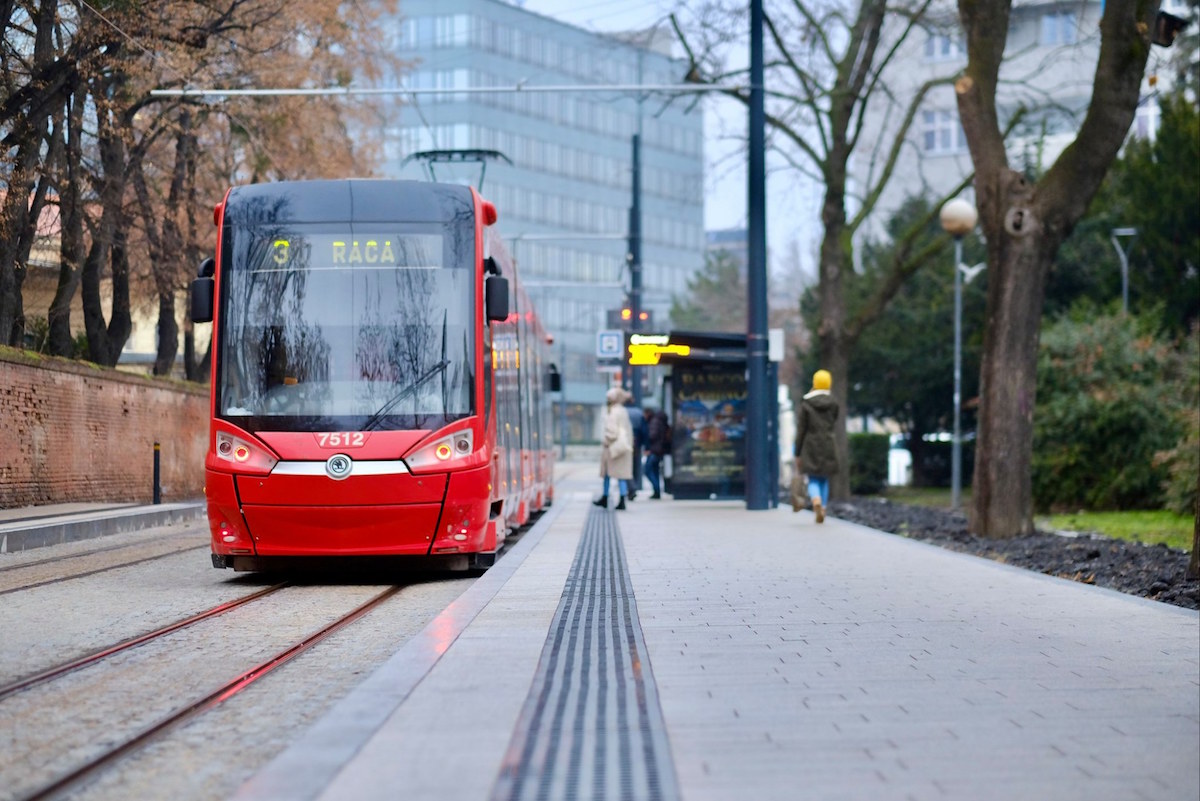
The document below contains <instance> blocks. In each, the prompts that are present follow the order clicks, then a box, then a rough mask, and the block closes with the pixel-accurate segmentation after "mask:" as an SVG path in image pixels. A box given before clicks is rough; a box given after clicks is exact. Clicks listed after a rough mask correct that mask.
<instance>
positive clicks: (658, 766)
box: [237, 465, 1200, 801]
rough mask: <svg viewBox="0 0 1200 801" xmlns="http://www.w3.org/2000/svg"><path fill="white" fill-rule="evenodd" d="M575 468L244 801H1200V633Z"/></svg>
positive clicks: (1173, 613) (861, 536) (1172, 617)
mask: <svg viewBox="0 0 1200 801" xmlns="http://www.w3.org/2000/svg"><path fill="white" fill-rule="evenodd" d="M567 468H568V470H567V471H566V472H567V474H566V477H565V479H564V480H563V481H561V482H560V483H559V488H558V495H557V501H556V503H555V505H554V507H553V508H552V510H551V511H550V512H548V513H547V514H545V515H544V516H543V517H542V519H541V520H540V521H539V522H538V523H537V524H536V525H535V526H534V527H533V528H532V529H531V530H530V531H529V532H527V533H526V534H524V535H523V536H522V537H521V539H520V541H519V543H518V544H517V545H516V546H515V547H514V548H513V549H512V551H511V552H509V553H508V554H507V555H505V556H504V557H503V558H502V559H500V560H499V561H498V562H497V564H496V566H495V567H494V568H492V569H491V570H489V571H488V572H487V573H486V574H485V575H484V576H483V577H482V578H481V579H479V580H478V581H477V582H476V583H475V584H474V585H473V586H472V587H471V589H469V590H468V591H467V592H466V593H465V594H464V595H463V596H462V597H461V598H460V599H459V600H458V601H456V602H455V603H454V604H453V605H452V606H451V607H449V608H448V609H447V610H446V611H445V612H444V613H443V614H442V615H440V616H439V617H438V618H437V619H435V620H434V621H433V622H432V623H431V624H430V625H429V627H428V628H427V629H426V630H425V631H424V632H422V634H421V635H420V636H418V637H416V638H414V639H413V640H411V641H409V642H408V643H407V644H406V645H405V646H404V647H403V648H402V649H401V650H400V651H398V652H397V653H396V654H395V655H394V656H393V657H392V659H390V660H389V661H388V662H387V663H385V664H384V665H383V666H381V667H380V668H379V670H378V671H376V673H374V674H373V675H372V676H371V677H369V678H368V679H367V680H366V681H364V682H363V684H361V685H360V686H359V687H358V688H357V689H356V690H354V691H353V692H352V693H351V694H350V695H349V696H347V697H346V698H344V699H343V700H342V701H340V702H339V703H338V704H337V705H335V707H334V708H333V709H332V710H331V711H330V713H329V714H327V715H326V716H325V717H324V718H323V719H322V720H320V721H319V722H318V723H317V724H315V725H314V726H313V727H312V728H311V729H309V730H308V732H307V733H306V734H305V735H304V736H303V737H302V738H301V739H300V740H299V741H297V742H296V743H294V744H293V745H292V746H291V747H289V748H288V749H287V750H285V751H284V752H283V753H282V754H280V755H279V757H278V758H277V759H276V760H275V761H274V762H272V763H271V764H270V765H268V766H267V767H266V768H265V769H264V770H262V771H261V772H260V773H259V774H258V775H256V776H255V777H254V778H253V779H251V780H250V781H249V782H248V783H247V784H246V785H245V786H244V787H243V788H242V789H241V791H240V792H239V793H238V795H237V798H238V799H288V801H295V800H296V799H314V798H319V799H326V800H328V801H332V800H333V799H338V800H339V801H340V800H341V799H385V798H386V799H395V798H404V799H407V800H409V801H411V800H412V799H437V800H438V801H447V800H449V799H464V801H465V800H467V799H470V801H476V800H477V799H510V798H511V799H522V798H534V797H540V798H587V799H591V798H595V799H605V798H611V799H626V798H663V799H676V798H678V799H683V800H684V801H708V799H712V800H713V801H716V800H717V799H755V801H759V800H761V799H780V800H781V801H782V800H783V799H788V801H792V800H793V799H866V798H870V799H884V800H887V799H971V800H972V801H976V800H979V801H986V799H1006V800H1008V799H1038V798H1055V799H1088V801H1101V800H1102V799H1113V801H1126V800H1127V799H1181V800H1186V801H1194V799H1196V798H1197V797H1200V617H1198V616H1197V613H1195V612H1191V611H1187V610H1182V609H1179V608H1176V607H1172V606H1168V605H1165V604H1160V603H1157V602H1153V601H1147V600H1144V599H1140V598H1136V597H1132V596H1127V595H1122V594H1120V593H1116V592H1112V591H1109V590H1105V589H1101V588H1097V587H1093V586H1088V585H1084V584H1079V583H1074V582H1070V581H1066V580H1062V579H1056V578H1051V577H1047V576H1042V575H1039V574H1035V573H1030V572H1027V571H1024V570H1020V569H1017V568H1012V567H1009V566H1006V565H1002V564H998V563H995V562H991V561H988V560H982V559H977V558H975V557H970V556H966V555H962V554H957V553H953V552H949V551H945V550H942V549H939V548H936V547H934V546H930V545H926V544H923V543H918V542H914V541H911V540H907V539H904V538H902V537H897V536H893V535H889V534H884V533H881V532H878V531H874V530H871V529H867V528H864V527H861V526H857V525H853V524H849V523H844V522H841V521H838V520H836V519H832V518H830V519H828V520H827V522H826V523H825V524H824V525H820V526H818V525H816V524H815V523H814V521H813V518H812V515H811V513H808V512H800V513H795V514H794V513H792V512H791V511H790V509H784V508H780V509H777V510H770V511H762V512H749V511H747V510H746V509H745V507H744V504H741V503H734V502H704V501H690V502H675V501H671V500H663V501H650V500H641V499H639V500H638V501H636V502H634V503H632V504H630V508H629V510H628V511H623V512H616V511H610V510H600V509H596V508H595V507H593V506H592V505H591V503H590V500H591V497H592V494H591V493H593V492H595V491H597V490H598V484H599V481H598V479H593V478H591V474H592V473H593V472H594V468H593V466H591V465H588V466H586V467H585V466H582V465H569V466H567ZM593 485H595V486H593Z"/></svg>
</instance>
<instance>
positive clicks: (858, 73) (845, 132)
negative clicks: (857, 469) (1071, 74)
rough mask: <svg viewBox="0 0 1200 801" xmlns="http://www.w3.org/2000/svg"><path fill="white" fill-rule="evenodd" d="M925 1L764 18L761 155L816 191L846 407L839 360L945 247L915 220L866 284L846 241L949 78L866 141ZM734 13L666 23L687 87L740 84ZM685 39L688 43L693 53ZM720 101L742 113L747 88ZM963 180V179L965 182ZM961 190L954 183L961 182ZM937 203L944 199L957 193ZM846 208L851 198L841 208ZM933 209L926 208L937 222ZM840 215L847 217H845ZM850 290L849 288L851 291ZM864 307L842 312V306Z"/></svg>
mask: <svg viewBox="0 0 1200 801" xmlns="http://www.w3.org/2000/svg"><path fill="white" fill-rule="evenodd" d="M930 6H931V0H910V1H909V2H901V3H900V4H898V5H897V4H893V5H892V6H891V7H889V6H888V5H887V4H886V3H885V2H883V0H861V2H859V3H858V5H857V8H856V9H855V10H854V16H853V17H848V16H847V15H846V14H845V13H844V12H845V9H844V8H843V7H842V6H841V5H840V4H827V5H823V4H821V3H819V2H800V0H792V2H779V3H775V4H771V8H769V9H767V12H766V14H765V16H764V19H765V24H766V26H767V32H768V39H769V41H770V43H771V47H772V50H771V52H769V53H768V54H767V58H766V64H765V68H766V79H765V81H764V83H765V94H766V98H767V103H768V105H767V113H766V117H767V125H768V128H769V129H770V132H771V137H770V146H771V147H772V149H773V150H774V151H775V152H776V153H780V154H782V155H783V157H784V158H785V159H786V160H787V161H788V163H789V164H790V165H791V166H792V168H793V169H795V170H796V171H797V172H799V173H800V174H802V175H805V176H808V177H810V178H812V179H815V180H818V181H820V182H822V183H823V185H824V189H825V195H824V200H823V203H822V207H821V224H822V229H823V231H822V239H821V247H820V256H819V264H818V290H817V292H818V296H819V298H820V304H819V306H820V318H821V319H820V324H819V326H818V329H817V335H818V346H819V348H820V361H821V366H822V367H824V368H825V369H827V370H829V371H830V373H831V374H832V375H833V392H834V396H835V398H836V399H837V401H838V403H839V404H841V406H842V408H843V409H844V408H846V401H847V385H848V383H849V381H848V368H849V356H850V352H851V350H852V349H853V347H854V344H855V342H856V341H857V340H858V338H859V337H860V336H861V334H862V332H863V330H864V329H866V328H867V326H869V325H871V323H873V322H874V321H875V320H876V319H878V318H879V316H880V315H881V314H882V312H883V310H884V309H885V308H886V307H887V304H888V303H889V302H890V301H891V299H892V298H893V297H895V295H896V293H897V291H898V290H899V288H900V287H901V285H902V284H903V283H904V281H905V280H906V278H907V277H909V276H911V275H912V274H913V273H914V272H915V271H916V270H917V269H918V268H919V267H920V266H921V265H922V264H924V263H925V262H927V261H928V257H929V255H930V254H932V253H934V252H937V251H938V250H939V249H940V248H942V247H944V245H945V240H944V239H943V238H939V239H937V240H935V241H934V242H932V243H929V244H928V245H926V246H923V247H917V246H916V245H915V243H916V242H917V241H918V235H919V234H920V232H921V231H922V230H923V229H924V227H925V224H926V223H927V222H928V220H919V221H917V222H916V224H914V225H913V227H912V228H911V229H909V230H908V231H906V232H904V233H902V234H901V236H900V238H899V241H898V243H897V244H898V247H897V248H896V249H895V251H894V254H895V256H894V260H893V261H892V263H891V264H890V265H889V266H888V268H887V269H886V270H884V271H883V273H882V274H881V275H880V277H879V278H877V279H872V280H873V281H874V283H872V284H871V285H870V286H865V287H856V286H855V285H856V284H861V283H862V282H864V281H866V280H868V279H866V278H864V277H863V276H861V275H858V274H857V273H855V271H854V268H853V263H854V260H853V247H854V246H853V241H854V237H855V234H856V233H857V232H858V231H859V230H860V229H861V228H862V226H863V225H864V223H865V222H866V221H867V220H868V218H869V217H870V216H871V214H872V213H873V212H874V211H875V210H876V208H877V206H878V204H879V201H880V197H881V196H882V194H883V191H884V189H885V187H886V186H887V184H888V182H889V181H890V180H891V178H892V174H893V172H894V170H895V167H896V164H897V162H898V160H899V159H900V158H901V154H902V151H903V149H904V146H905V144H906V142H907V140H908V136H909V131H910V129H911V127H912V123H913V120H914V119H915V118H916V115H917V112H918V110H919V109H920V107H921V104H922V103H923V102H924V101H925V99H926V98H927V96H928V95H929V93H930V92H931V91H932V90H933V89H934V88H935V87H937V86H943V85H949V84H951V83H952V82H953V76H952V75H949V74H948V75H946V76H942V77H938V78H935V79H932V80H929V81H927V82H925V83H924V84H922V85H920V86H918V87H916V88H915V91H913V92H912V94H911V95H910V96H909V97H908V98H906V100H905V101H904V102H903V103H902V104H900V105H899V107H898V108H897V109H896V110H895V114H896V118H897V123H896V125H895V126H893V127H892V128H891V129H890V131H889V134H888V136H887V138H886V140H885V141H880V142H873V141H865V140H864V137H863V133H864V123H865V120H866V117H867V114H868V105H869V104H871V103H872V102H883V101H884V100H885V99H891V93H890V90H889V88H888V86H887V84H886V81H885V74H886V73H887V72H888V69H889V67H891V66H892V65H893V64H894V62H895V60H896V56H897V53H898V52H900V51H901V48H902V47H903V46H904V44H905V42H906V41H908V40H909V38H910V36H911V35H912V34H913V32H914V31H916V30H918V29H919V28H920V26H921V25H922V24H923V21H924V19H925V16H926V13H927V11H928V10H929V8H930ZM742 17H744V9H739V10H738V11H736V12H734V11H729V10H723V9H718V8H717V7H716V6H714V5H710V6H705V7H704V9H703V10H702V11H700V12H698V19H699V23H698V25H697V26H693V27H698V29H699V32H698V33H696V34H689V33H685V32H684V27H685V26H683V25H682V24H680V23H679V22H678V20H676V19H675V18H674V17H673V18H672V21H673V23H674V25H675V30H676V32H677V34H678V35H679V38H680V40H681V41H682V43H683V46H684V49H685V50H686V51H687V54H688V58H689V61H690V67H691V68H690V70H689V75H688V78H689V80H693V81H698V82H709V83H719V82H726V81H730V80H733V79H737V78H743V77H745V75H746V71H745V70H740V69H738V70H730V69H726V68H725V67H724V66H723V65H722V63H721V61H720V60H719V58H718V56H717V53H718V52H719V50H720V47H721V46H722V45H724V44H725V43H726V42H728V41H729V40H730V39H731V38H732V34H731V22H730V20H732V19H739V18H742ZM692 38H696V39H697V40H698V44H699V46H695V45H693V42H692V41H691V39H692ZM726 94H727V95H728V96H730V97H733V98H736V99H737V100H739V101H741V102H742V103H745V104H747V105H748V104H749V100H750V96H749V92H748V91H744V90H729V91H727V92H726ZM860 151H866V153H863V154H862V156H861V157H864V158H865V157H867V156H868V154H869V155H870V157H871V159H872V161H873V162H874V163H875V165H876V167H877V169H874V170H872V174H871V178H870V182H869V185H868V186H865V187H859V192H858V194H857V195H856V196H854V197H852V196H851V194H850V192H849V190H848V183H849V175H850V170H849V165H850V160H851V158H852V157H853V156H854V155H855V154H856V153H859V152H860ZM967 180H969V179H967ZM965 184H966V181H964V183H963V185H965ZM961 186H962V185H960V186H959V187H956V188H955V189H954V190H953V191H952V192H950V193H948V194H947V196H946V197H947V198H948V197H952V196H953V195H955V194H957V193H958V192H959V191H960V189H961ZM850 201H853V203H851V202H850ZM938 205H940V204H935V205H934V206H933V211H931V215H932V214H936V210H937V208H938ZM851 206H854V207H855V208H854V209H853V210H852V209H851ZM856 290H857V291H856ZM851 296H859V297H863V298H865V300H864V301H863V302H862V303H861V304H859V305H857V306H856V307H855V308H853V309H852V308H850V306H849V303H848V300H849V298H850V297H851ZM837 434H838V449H839V453H840V454H841V456H842V459H841V463H842V464H843V465H846V464H848V460H847V459H846V454H847V452H848V446H847V438H846V431H845V427H844V426H843V427H840V428H839V430H838V432H837ZM831 489H832V492H833V495H834V497H845V496H846V495H847V494H848V493H849V473H848V471H847V470H846V469H843V471H842V473H841V475H839V476H836V477H834V480H833V483H832V487H831Z"/></svg>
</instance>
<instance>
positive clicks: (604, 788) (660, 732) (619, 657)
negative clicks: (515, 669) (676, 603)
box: [492, 508, 679, 801]
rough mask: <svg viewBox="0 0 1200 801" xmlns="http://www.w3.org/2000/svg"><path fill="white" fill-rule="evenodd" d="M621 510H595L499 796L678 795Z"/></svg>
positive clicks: (502, 799) (500, 799) (665, 798)
mask: <svg viewBox="0 0 1200 801" xmlns="http://www.w3.org/2000/svg"><path fill="white" fill-rule="evenodd" d="M616 517H617V515H616V513H615V512H613V511H610V510H603V509H597V508H594V509H591V510H590V514H589V515H588V518H587V521H586V523H585V525H584V531H583V536H582V538H581V539H580V542H579V549H578V550H577V551H576V554H575V561H574V563H573V564H572V566H571V572H570V574H569V575H568V577H567V583H566V587H565V588H564V589H563V596H562V600H561V601H560V602H559V605H558V610H557V611H556V612H555V615H554V621H553V623H552V624H551V626H550V633H549V635H548V636H547V638H546V645H545V647H544V648H543V649H542V656H541V659H540V661H539V663H538V669H537V674H536V675H535V676H534V680H533V685H532V687H531V688H530V691H529V697H528V698H527V699H526V701H525V706H524V708H523V709H522V711H521V717H520V720H518V722H517V727H516V730H515V731H514V732H513V737H512V740H511V742H510V743H509V748H508V753H507V754H506V756H505V760H504V765H503V767H502V769H501V771H500V777H499V779H498V780H497V782H496V787H495V790H494V792H493V793H492V801H525V799H539V801H550V800H551V799H553V800H554V801H557V800H558V799H564V800H565V801H575V799H580V800H581V801H582V800H584V799H588V800H592V801H602V800H603V799H615V800H617V801H627V800H628V799H653V800H657V799H662V801H675V799H678V797H679V792H678V785H677V784H676V781H675V768H674V765H673V764H672V762H671V753H670V749H669V747H668V745H667V737H666V727H665V725H664V724H663V719H662V710H661V709H660V707H659V703H658V693H657V691H656V689H655V686H654V677H653V675H652V673H651V671H650V663H649V661H648V660H647V657H646V644H645V642H644V640H643V639H642V628H641V625H640V623H639V622H638V614H637V605H636V603H635V602H634V598H633V588H632V586H631V585H630V581H629V571H628V568H627V566H626V564H625V552H624V549H623V548H622V547H621V537H620V532H619V530H618V528H617V521H616Z"/></svg>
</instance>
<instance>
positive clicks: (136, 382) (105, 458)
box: [0, 348, 208, 509]
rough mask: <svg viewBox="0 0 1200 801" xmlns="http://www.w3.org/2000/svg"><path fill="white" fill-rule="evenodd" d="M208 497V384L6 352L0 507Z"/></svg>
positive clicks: (0, 351) (2, 359)
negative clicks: (157, 487) (158, 490)
mask: <svg viewBox="0 0 1200 801" xmlns="http://www.w3.org/2000/svg"><path fill="white" fill-rule="evenodd" d="M156 441H157V442H159V443H161V446H162V450H161V452H160V466H161V485H162V499H163V500H164V501H180V500H190V499H193V498H200V497H203V494H204V451H205V448H206V447H207V443H208V388H207V387H206V386H199V385H192V384H185V383H183V382H178V381H168V380H159V379H150V378H144V377H141V376H136V375H130V374H128V373H122V372H119V371H117V370H111V369H106V368H102V367H97V366H95V365H92V364H87V363H82V362H73V361H69V360H65V359H56V358H52V357H43V356H36V355H31V354H27V353H24V352H21V351H17V350H12V349H8V348H0V508H4V509H7V508H14V507H20V506H34V505H39V504H48V503H73V502H80V501H112V502H138V503H149V502H151V501H152V500H153V492H154V489H153V483H154V443H155V442H156Z"/></svg>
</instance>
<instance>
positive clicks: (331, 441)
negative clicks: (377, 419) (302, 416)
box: [317, 431, 367, 448]
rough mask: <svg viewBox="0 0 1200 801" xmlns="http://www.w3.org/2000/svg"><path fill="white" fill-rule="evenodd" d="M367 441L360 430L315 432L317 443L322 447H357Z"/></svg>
mask: <svg viewBox="0 0 1200 801" xmlns="http://www.w3.org/2000/svg"><path fill="white" fill-rule="evenodd" d="M366 441H367V435H366V434H365V433H364V432H362V431H340V432H339V431H333V432H327V433H322V434H317V444H318V445H320V446H321V447H322V448H358V447H360V446H362V445H363V443H365V442H366Z"/></svg>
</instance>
